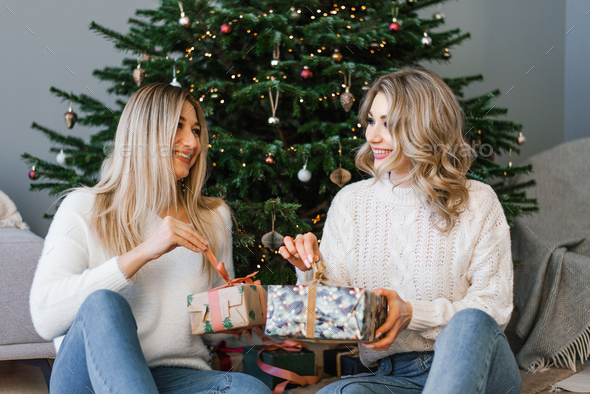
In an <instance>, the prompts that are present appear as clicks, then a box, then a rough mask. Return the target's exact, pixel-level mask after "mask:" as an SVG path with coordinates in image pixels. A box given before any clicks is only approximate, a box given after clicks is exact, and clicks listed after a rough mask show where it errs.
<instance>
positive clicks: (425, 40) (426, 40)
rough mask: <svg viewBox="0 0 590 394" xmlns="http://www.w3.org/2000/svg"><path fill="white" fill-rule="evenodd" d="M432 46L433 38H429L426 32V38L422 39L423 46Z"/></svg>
mask: <svg viewBox="0 0 590 394" xmlns="http://www.w3.org/2000/svg"><path fill="white" fill-rule="evenodd" d="M430 44H432V38H430V37H428V33H427V32H424V37H422V45H424V46H428V45H430Z"/></svg>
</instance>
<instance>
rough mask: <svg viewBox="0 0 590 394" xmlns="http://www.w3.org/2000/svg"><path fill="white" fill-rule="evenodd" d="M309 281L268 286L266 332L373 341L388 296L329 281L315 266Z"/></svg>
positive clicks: (383, 319) (326, 338) (320, 266)
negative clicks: (331, 283)
mask: <svg viewBox="0 0 590 394" xmlns="http://www.w3.org/2000/svg"><path fill="white" fill-rule="evenodd" d="M314 270H315V279H314V281H313V282H310V283H309V284H303V285H297V286H269V287H268V316H267V321H266V334H267V335H275V336H279V337H282V338H297V339H306V340H315V341H352V342H372V341H374V339H375V331H376V330H377V328H379V327H381V326H382V325H383V324H384V323H385V320H386V319H387V299H386V298H385V297H384V296H381V295H379V294H377V293H375V292H373V291H371V290H368V289H363V288H358V287H342V286H323V285H322V284H323V283H329V282H328V281H327V278H325V276H324V274H323V272H324V270H325V267H324V265H323V264H322V263H321V262H319V263H316V264H315V265H314Z"/></svg>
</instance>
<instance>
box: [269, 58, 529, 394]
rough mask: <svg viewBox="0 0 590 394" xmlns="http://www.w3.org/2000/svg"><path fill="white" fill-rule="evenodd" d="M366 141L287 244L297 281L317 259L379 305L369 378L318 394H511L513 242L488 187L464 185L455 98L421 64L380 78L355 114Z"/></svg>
mask: <svg viewBox="0 0 590 394" xmlns="http://www.w3.org/2000/svg"><path fill="white" fill-rule="evenodd" d="M359 117H360V119H361V122H362V124H363V126H364V127H365V129H366V131H365V134H366V139H367V142H366V143H365V144H364V145H363V146H362V147H361V148H360V149H359V151H358V152H357V156H356V165H357V167H358V168H359V169H360V170H362V171H364V172H367V173H368V174H370V175H372V178H371V179H367V180H364V181H360V182H356V183H353V184H351V185H348V186H346V187H344V188H343V189H342V190H341V191H340V192H339V193H338V194H337V195H336V197H335V198H334V200H333V202H332V205H331V207H330V209H329V211H328V215H327V219H326V223H325V226H324V232H323V237H322V242H321V245H320V246H319V247H318V241H317V238H316V237H315V235H314V234H312V233H307V234H299V235H297V236H296V237H295V239H293V238H291V237H285V246H283V247H281V249H280V253H281V255H282V256H283V257H284V258H285V259H287V260H288V261H289V262H290V263H291V264H293V265H294V266H295V267H296V270H297V276H298V281H299V283H302V282H306V281H309V280H311V279H312V278H313V275H312V274H313V272H312V271H311V270H310V268H311V264H310V262H311V261H319V260H321V261H323V263H324V265H325V266H326V272H327V273H328V277H329V278H330V280H331V281H333V282H335V283H337V284H339V285H342V286H354V287H362V288H368V289H375V291H376V292H377V293H379V294H381V295H384V296H385V297H387V300H388V304H389V311H388V317H387V321H386V322H385V324H384V325H383V326H382V327H379V328H378V329H377V331H376V337H377V338H378V341H377V342H375V343H372V344H366V345H363V346H361V352H360V356H361V360H362V362H363V363H364V364H365V365H367V366H369V367H370V368H373V366H374V367H375V369H374V371H373V372H374V373H366V374H360V375H355V376H352V377H348V378H344V379H342V380H340V381H338V382H335V383H333V384H331V385H329V386H327V387H325V388H323V389H322V390H321V391H320V393H385V394H390V393H392V392H393V393H396V394H409V393H412V394H413V393H420V392H423V393H429V394H430V393H437V394H445V393H507V392H511V393H518V392H519V391H520V384H521V379H520V373H519V370H518V366H517V364H516V361H515V359H514V355H513V353H512V351H511V350H510V347H509V345H508V341H507V339H506V336H505V335H504V333H503V330H504V328H505V327H506V326H507V324H508V321H509V320H510V315H511V313H512V309H513V306H512V297H513V293H512V292H513V289H512V284H513V268H512V258H511V249H510V233H509V226H508V224H507V221H506V218H505V216H504V212H503V209H502V205H501V204H500V202H499V200H498V197H497V196H496V194H495V193H494V191H493V189H492V188H491V187H489V186H488V185H486V184H484V183H481V182H478V181H474V180H468V179H467V178H466V176H465V175H466V173H467V171H468V170H469V167H470V165H471V163H472V159H473V155H474V152H473V149H471V148H470V147H469V145H468V144H467V143H466V142H465V141H464V139H463V115H462V112H461V109H460V106H459V103H458V100H457V98H456V97H455V95H454V94H453V92H452V90H451V89H450V88H449V87H448V86H447V85H446V84H445V83H444V81H443V80H442V79H441V78H440V77H439V76H437V75H436V74H434V73H432V72H430V71H427V70H425V69H423V68H420V67H413V68H406V69H402V70H400V71H398V72H394V73H391V74H388V75H383V76H381V77H380V78H378V79H377V80H376V81H375V82H374V83H373V85H372V86H371V88H370V89H369V91H368V92H367V94H366V95H365V97H364V98H363V102H362V104H361V107H360V113H359Z"/></svg>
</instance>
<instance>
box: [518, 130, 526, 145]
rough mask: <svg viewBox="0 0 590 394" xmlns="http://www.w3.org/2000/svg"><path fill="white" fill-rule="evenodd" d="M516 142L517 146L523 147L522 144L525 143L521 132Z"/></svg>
mask: <svg viewBox="0 0 590 394" xmlns="http://www.w3.org/2000/svg"><path fill="white" fill-rule="evenodd" d="M517 142H518V145H524V143H525V142H526V137H525V136H524V135H523V134H522V132H520V133H518V139H517Z"/></svg>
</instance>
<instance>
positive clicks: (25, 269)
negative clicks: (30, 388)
mask: <svg viewBox="0 0 590 394" xmlns="http://www.w3.org/2000/svg"><path fill="white" fill-rule="evenodd" d="M42 249H43V238H41V237H39V236H37V235H35V234H34V233H33V232H31V231H29V230H21V229H19V228H0V267H1V269H0V305H1V306H2V312H1V314H0V316H2V317H1V318H0V360H17V361H18V362H21V363H25V364H29V365H34V366H37V367H39V368H41V371H42V372H43V376H44V377H45V381H46V383H47V387H49V377H50V375H51V367H52V365H53V360H54V359H55V347H54V346H53V342H51V341H46V340H45V339H43V338H41V337H40V336H39V334H37V332H36V331H35V327H33V322H32V320H31V314H30V307H29V294H30V292H31V284H32V282H33V277H34V275H35V270H36V269H37V262H38V261H39V257H40V256H41V252H42Z"/></svg>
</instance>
